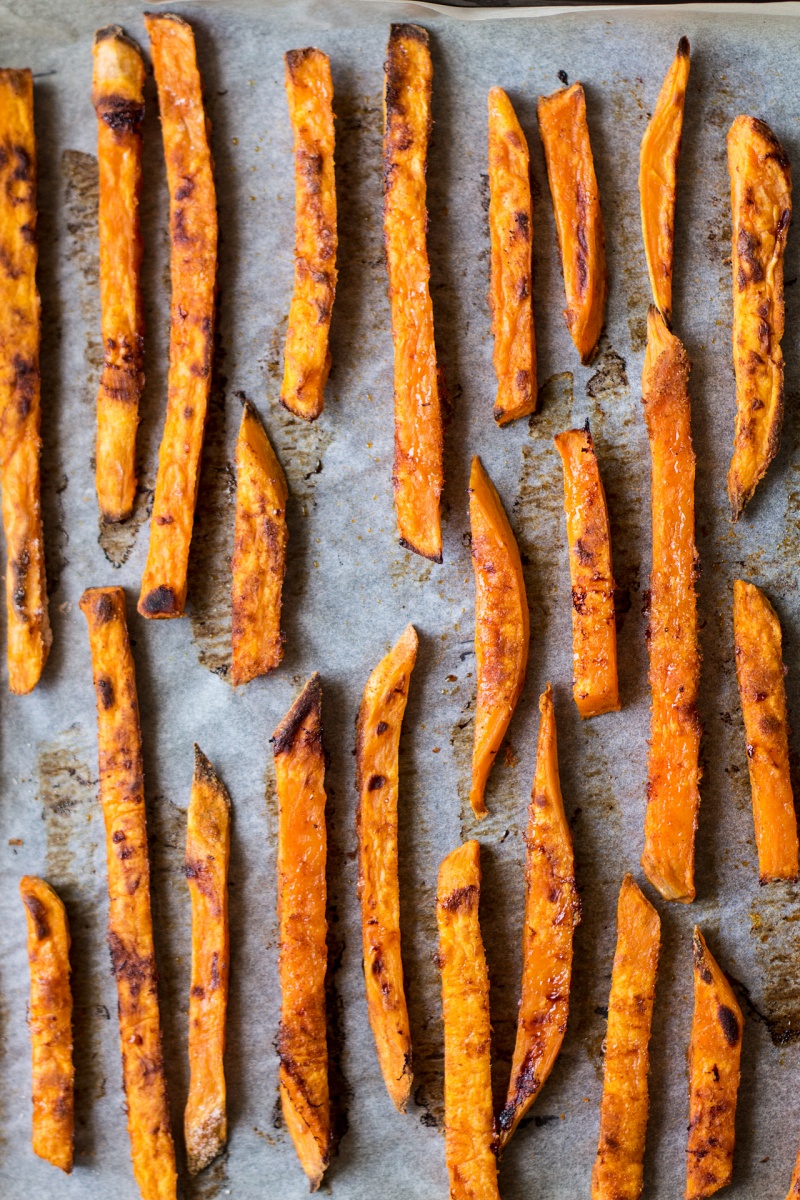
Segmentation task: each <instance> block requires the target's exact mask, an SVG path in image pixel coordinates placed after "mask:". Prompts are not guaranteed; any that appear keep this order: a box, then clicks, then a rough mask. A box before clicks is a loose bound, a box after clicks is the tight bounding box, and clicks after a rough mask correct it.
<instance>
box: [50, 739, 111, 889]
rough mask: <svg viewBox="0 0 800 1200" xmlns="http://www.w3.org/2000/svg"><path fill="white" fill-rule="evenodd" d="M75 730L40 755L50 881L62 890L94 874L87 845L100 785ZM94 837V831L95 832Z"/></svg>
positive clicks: (89, 847) (53, 743) (56, 740)
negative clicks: (78, 748)
mask: <svg viewBox="0 0 800 1200" xmlns="http://www.w3.org/2000/svg"><path fill="white" fill-rule="evenodd" d="M77 732H78V727H76V728H75V730H74V731H73V730H67V731H66V732H65V733H63V734H61V735H60V736H59V737H58V738H57V739H55V740H54V741H53V742H51V743H50V744H49V745H46V746H44V747H43V748H42V749H41V750H40V751H39V756H38V762H37V783H38V790H37V797H38V800H39V803H40V804H41V806H42V820H43V821H44V823H45V840H46V850H45V862H46V867H47V877H48V880H49V881H50V882H52V884H53V886H54V887H55V888H56V889H58V888H59V887H60V886H63V885H64V884H66V883H71V882H73V881H75V882H77V880H78V878H79V877H80V876H85V873H86V871H87V870H91V869H92V868H91V851H92V848H93V845H92V846H88V845H87V844H86V839H87V837H89V836H90V826H91V824H92V820H93V817H94V801H95V792H96V788H97V781H96V780H95V779H94V778H93V777H92V772H91V771H90V770H89V767H88V765H87V764H86V763H85V762H84V761H83V760H82V758H81V757H80V756H79V755H78V754H77V753H76V750H75V748H74V744H73V743H74V739H75V734H76V733H77ZM91 833H92V834H93V833H94V831H93V830H91Z"/></svg>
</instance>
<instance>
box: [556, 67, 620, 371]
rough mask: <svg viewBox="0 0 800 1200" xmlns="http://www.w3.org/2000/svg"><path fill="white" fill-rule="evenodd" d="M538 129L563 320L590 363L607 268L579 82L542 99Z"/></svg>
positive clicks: (597, 334) (600, 322)
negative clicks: (563, 301) (552, 218)
mask: <svg viewBox="0 0 800 1200" xmlns="http://www.w3.org/2000/svg"><path fill="white" fill-rule="evenodd" d="M539 133H540V136H541V139H542V146H543V147H544V156H545V160H546V162H547V177H548V179H549V181H550V194H551V196H552V198H553V210H554V212H555V218H556V231H557V233H558V245H559V249H560V250H561V265H562V268H563V272H564V290H565V292H566V297H567V307H566V308H565V309H564V320H565V321H566V323H567V328H568V329H569V332H570V335H571V337H572V340H573V342H574V343H575V349H576V350H577V351H578V354H579V355H580V358H581V362H582V363H584V364H586V363H590V362H591V361H592V359H593V358H594V353H595V350H596V349H597V342H598V340H599V338H600V334H601V332H602V329H603V321H604V320H605V311H606V299H607V297H608V272H607V270H606V240H605V232H604V229H603V214H602V212H601V211H600V193H599V192H598V190H597V178H596V176H595V173H594V159H593V158H592V147H591V145H590V143H589V128H588V126H587V124H586V97H585V95H584V92H583V86H582V85H581V84H580V83H573V84H572V86H571V87H568V88H562V89H561V90H560V91H558V92H554V93H553V94H552V96H540V97H539Z"/></svg>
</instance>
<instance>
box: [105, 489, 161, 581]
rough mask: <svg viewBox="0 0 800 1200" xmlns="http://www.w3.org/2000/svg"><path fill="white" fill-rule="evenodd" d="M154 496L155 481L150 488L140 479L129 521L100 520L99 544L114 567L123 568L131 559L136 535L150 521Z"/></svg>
mask: <svg viewBox="0 0 800 1200" xmlns="http://www.w3.org/2000/svg"><path fill="white" fill-rule="evenodd" d="M154 495H155V481H151V483H150V485H149V486H148V485H147V484H145V483H143V482H142V480H141V479H140V480H139V483H138V484H137V487H136V495H135V497H134V501H133V512H132V513H131V515H130V516H129V517H128V519H127V521H104V520H103V519H102V517H101V518H100V521H99V529H100V532H99V534H98V536H97V544H98V545H99V547H100V549H101V550H102V551H103V554H104V555H105V556H106V560H107V561H108V562H110V563H111V566H112V567H117V568H118V567H121V566H123V565H124V564H125V563H126V562H127V561H128V559H129V558H130V555H131V551H132V550H133V547H134V546H135V544H136V535H137V534H138V532H139V530H140V529H141V527H142V525H144V523H145V522H146V521H149V520H150V514H151V513H152V511H153V496H154Z"/></svg>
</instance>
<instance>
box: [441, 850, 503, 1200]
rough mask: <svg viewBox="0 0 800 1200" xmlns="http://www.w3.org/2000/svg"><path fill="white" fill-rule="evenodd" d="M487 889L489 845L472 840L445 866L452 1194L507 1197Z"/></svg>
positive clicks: (462, 1199)
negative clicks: (498, 1131)
mask: <svg viewBox="0 0 800 1200" xmlns="http://www.w3.org/2000/svg"><path fill="white" fill-rule="evenodd" d="M480 894H481V848H480V845H479V844H478V842H465V843H464V844H463V846H459V847H458V848H457V849H456V850H453V851H452V853H451V854H448V856H447V858H446V859H445V860H444V862H443V863H442V865H441V866H440V868H439V887H438V892H437V896H436V918H437V922H438V925H439V966H440V968H441V972H442V1009H443V1012H444V1129H445V1134H444V1136H445V1153H446V1156H447V1170H448V1173H449V1175H450V1198H451V1200H498V1198H499V1195H500V1193H499V1192H498V1190H497V1159H496V1158H495V1154H494V1150H493V1144H492V1143H493V1115H492V1076H491V1041H492V1030H491V1025H490V1023H489V974H488V972H487V970H486V958H485V956H484V953H483V941H482V939H481V927H480V922H479V920H478V906H479V902H480Z"/></svg>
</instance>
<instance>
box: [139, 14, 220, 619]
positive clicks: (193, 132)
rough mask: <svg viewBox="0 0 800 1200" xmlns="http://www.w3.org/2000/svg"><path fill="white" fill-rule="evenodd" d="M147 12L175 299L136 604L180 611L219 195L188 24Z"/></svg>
mask: <svg viewBox="0 0 800 1200" xmlns="http://www.w3.org/2000/svg"><path fill="white" fill-rule="evenodd" d="M144 21H145V25H146V26H147V32H148V34H149V36H150V51H151V54H152V58H153V69H154V71H155V76H156V86H157V88H158V104H159V109H160V111H161V130H162V135H163V139H164V157H165V159H166V164H167V183H168V185H169V208H170V274H171V278H172V302H171V317H170V347H169V379H168V387H167V392H168V394H167V414H166V419H165V421H164V433H163V435H162V438H161V449H160V451H159V455H158V475H157V477H156V492H155V498H154V500H153V516H152V519H151V522H150V546H149V549H148V553H147V563H146V565H145V569H144V576H143V578H142V591H141V595H140V597H139V612H140V613H141V615H142V616H143V617H180V616H182V614H183V610H184V605H185V603H186V569H187V565H188V562H189V545H190V543H191V540H192V526H193V524H194V509H195V503H196V501H197V485H198V481H199V477H200V455H201V452H202V448H203V432H204V429H205V423H206V410H207V407H208V395H209V391H210V388H211V363H212V352H213V344H214V304H215V292H216V274H217V202H216V193H215V191H214V178H213V174H212V167H211V151H210V149H209V144H208V132H209V126H208V122H207V121H206V115H205V110H204V108H203V94H202V88H201V83H200V73H199V71H198V69H197V56H196V53H195V44H194V34H193V32H192V28H191V26H190V25H188V24H187V23H186V22H185V21H184V20H182V19H181V18H180V17H176V16H173V15H172V14H168V13H165V14H164V15H163V16H154V15H152V14H145V18H144Z"/></svg>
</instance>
